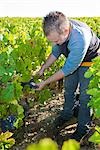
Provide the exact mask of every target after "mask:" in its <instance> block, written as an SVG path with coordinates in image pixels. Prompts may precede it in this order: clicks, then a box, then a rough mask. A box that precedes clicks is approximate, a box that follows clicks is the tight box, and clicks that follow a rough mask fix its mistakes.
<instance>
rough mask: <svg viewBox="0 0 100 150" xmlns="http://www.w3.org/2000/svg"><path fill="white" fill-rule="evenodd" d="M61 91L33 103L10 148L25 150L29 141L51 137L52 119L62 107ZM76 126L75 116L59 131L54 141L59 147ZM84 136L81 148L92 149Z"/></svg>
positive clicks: (92, 146)
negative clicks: (44, 100)
mask: <svg viewBox="0 0 100 150" xmlns="http://www.w3.org/2000/svg"><path fill="white" fill-rule="evenodd" d="M63 102H64V97H63V92H62V93H60V94H57V95H56V96H54V97H52V99H50V100H48V102H45V103H44V105H42V104H37V103H36V104H34V106H33V107H32V108H31V109H29V111H28V115H27V117H26V118H25V124H24V126H23V127H21V128H20V129H18V130H17V131H16V132H15V133H14V138H15V140H16V144H15V145H14V146H13V147H12V148H11V150H25V149H26V147H27V145H29V144H30V143H34V142H38V141H39V140H40V139H42V138H45V137H50V138H53V132H52V127H53V121H54V119H55V118H56V117H57V116H58V114H59V112H60V110H61V109H62V108H63ZM76 126H77V123H76V118H72V120H70V122H67V123H66V124H65V126H63V129H62V130H61V131H60V133H59V136H58V139H57V140H56V139H54V138H53V139H54V140H56V142H57V143H58V145H59V149H61V146H62V144H63V141H65V140H67V139H68V137H69V136H70V134H72V133H73V132H74V131H75V128H76ZM87 140H88V139H87V138H86V139H85V140H84V141H85V142H83V143H84V144H82V146H81V150H94V149H95V147H94V145H93V144H92V143H89V142H88V141H87Z"/></svg>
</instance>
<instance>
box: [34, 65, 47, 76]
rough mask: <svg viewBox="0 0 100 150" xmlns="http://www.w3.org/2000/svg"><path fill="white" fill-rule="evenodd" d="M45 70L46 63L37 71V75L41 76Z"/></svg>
mask: <svg viewBox="0 0 100 150" xmlns="http://www.w3.org/2000/svg"><path fill="white" fill-rule="evenodd" d="M44 71H45V65H43V66H42V67H41V69H40V70H39V71H38V72H37V73H36V75H38V76H40V77H41V76H42V75H43V73H44Z"/></svg>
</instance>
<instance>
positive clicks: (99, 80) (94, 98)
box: [85, 57, 100, 118]
mask: <svg viewBox="0 0 100 150" xmlns="http://www.w3.org/2000/svg"><path fill="white" fill-rule="evenodd" d="M85 77H87V78H89V77H92V79H91V81H90V83H89V88H88V90H87V93H88V94H89V95H91V101H90V102H89V106H91V107H92V108H93V110H94V112H95V113H94V115H95V117H96V118H100V57H96V58H95V59H94V60H93V65H92V66H91V67H90V68H89V70H88V71H87V72H86V73H85Z"/></svg>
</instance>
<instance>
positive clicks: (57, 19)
mask: <svg viewBox="0 0 100 150" xmlns="http://www.w3.org/2000/svg"><path fill="white" fill-rule="evenodd" d="M69 29H70V25H69V20H68V18H66V16H65V15H64V14H63V13H61V12H58V11H54V12H50V13H49V14H48V15H47V16H46V17H44V20H43V31H44V33H45V35H46V36H47V38H48V40H50V41H51V42H52V43H54V44H59V45H61V44H62V43H64V42H65V40H66V39H67V37H68V35H69Z"/></svg>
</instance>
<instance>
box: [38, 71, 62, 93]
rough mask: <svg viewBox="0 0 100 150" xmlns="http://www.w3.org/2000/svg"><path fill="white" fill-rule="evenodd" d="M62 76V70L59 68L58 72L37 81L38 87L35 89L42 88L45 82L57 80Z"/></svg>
mask: <svg viewBox="0 0 100 150" xmlns="http://www.w3.org/2000/svg"><path fill="white" fill-rule="evenodd" d="M63 77H64V73H63V71H62V70H59V71H58V72H56V73H55V74H53V75H52V76H51V77H49V78H48V79H47V80H45V81H42V82H40V83H38V84H37V85H38V86H39V88H38V89H36V90H42V89H43V88H44V87H45V86H46V85H47V84H49V83H52V82H54V81H58V80H60V79H62V78H63Z"/></svg>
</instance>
